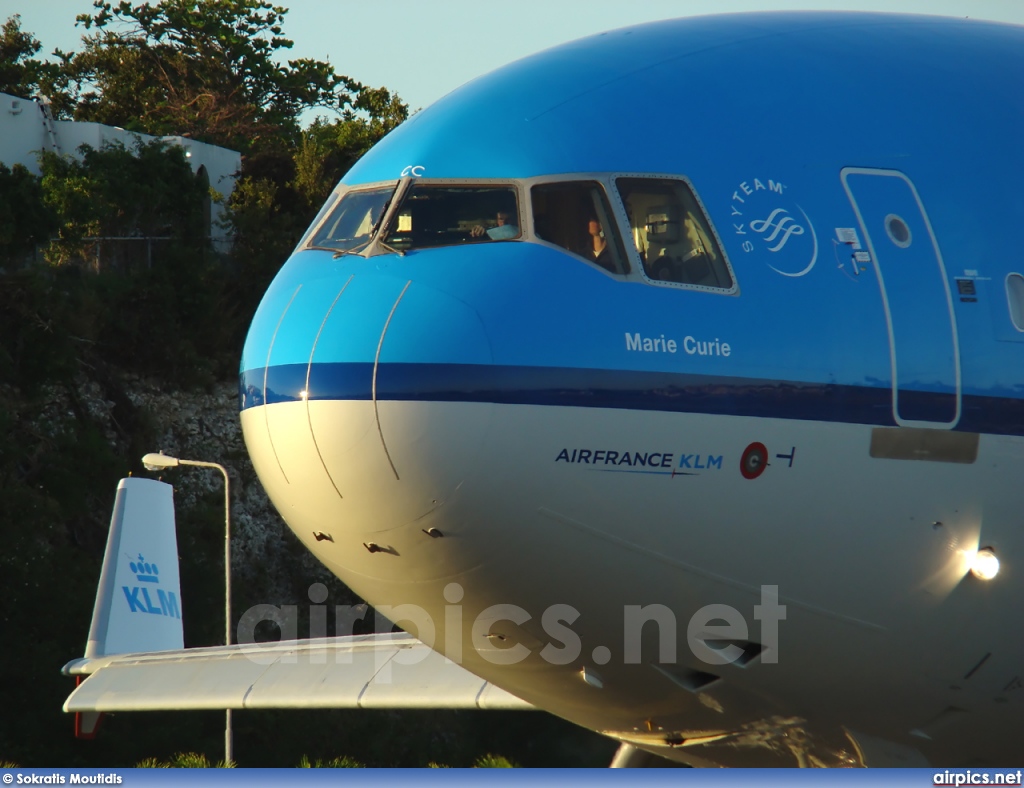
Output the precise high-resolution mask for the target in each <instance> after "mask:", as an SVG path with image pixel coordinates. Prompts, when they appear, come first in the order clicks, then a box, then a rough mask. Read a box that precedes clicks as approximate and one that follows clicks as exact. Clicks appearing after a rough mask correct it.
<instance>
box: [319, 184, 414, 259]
mask: <svg viewBox="0 0 1024 788" xmlns="http://www.w3.org/2000/svg"><path fill="white" fill-rule="evenodd" d="M394 192H395V186H394V185H390V186H386V187H384V188H380V189H368V190H366V191H352V192H348V194H346V195H345V196H344V197H342V198H341V202H339V203H338V205H337V206H336V207H335V208H334V210H333V211H331V213H330V215H329V216H328V217H327V221H326V222H324V223H323V225H321V226H320V227H319V228H317V230H316V232H315V234H314V235H313V237H312V239H311V240H310V242H309V245H310V246H313V247H316V248H319V249H331V250H333V251H338V252H347V251H354V250H357V249H358V248H359V247H362V246H365V245H366V244H368V243H369V242H370V239H371V236H372V234H373V229H374V227H376V225H377V223H378V222H379V221H380V219H381V216H383V215H384V212H385V211H386V210H387V206H388V201H389V200H390V199H391V195H392V194H394Z"/></svg>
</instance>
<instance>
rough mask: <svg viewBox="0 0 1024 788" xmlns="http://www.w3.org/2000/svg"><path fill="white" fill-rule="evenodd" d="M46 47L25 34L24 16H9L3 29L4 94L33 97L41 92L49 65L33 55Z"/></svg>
mask: <svg viewBox="0 0 1024 788" xmlns="http://www.w3.org/2000/svg"><path fill="white" fill-rule="evenodd" d="M40 49H42V44H40V43H39V41H38V40H36V38H35V37H34V36H33V35H32V34H31V33H25V32H22V29H21V16H20V15H18V14H15V15H14V16H11V17H8V18H7V21H6V22H4V24H3V27H0V93H10V94H11V95H13V96H25V97H29V96H32V95H33V94H35V93H36V91H37V90H38V89H39V80H40V79H41V78H42V76H43V73H44V71H45V69H46V64H45V63H43V62H41V61H39V60H36V59H35V58H33V57H32V56H33V55H35V54H38V52H39V50H40Z"/></svg>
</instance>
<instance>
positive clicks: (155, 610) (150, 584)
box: [121, 553, 181, 618]
mask: <svg viewBox="0 0 1024 788" xmlns="http://www.w3.org/2000/svg"><path fill="white" fill-rule="evenodd" d="M128 568H129V569H130V570H131V572H132V574H133V575H135V579H136V580H137V581H138V582H139V585H134V586H132V587H131V588H129V587H128V586H121V590H122V591H124V596H125V599H127V600H128V611H129V612H130V613H145V614H147V615H154V616H170V617H171V618H181V608H179V607H178V597H177V596H176V595H175V594H174V592H173V591H165V590H164V589H162V588H160V587H159V586H160V567H158V566H157V565H156V564H155V563H152V564H151V563H149V562H148V561H146V558H145V556H143V555H142V553H139V557H138V558H137V559H135V560H132V561H129V563H128ZM150 590H152V591H155V592H156V593H155V596H156V599H155V601H156V602H157V604H155V605H154V604H153V602H154V599H153V597H152V596H150V593H149V592H150Z"/></svg>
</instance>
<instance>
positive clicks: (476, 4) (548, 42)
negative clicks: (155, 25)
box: [0, 0, 1024, 110]
mask: <svg viewBox="0 0 1024 788" xmlns="http://www.w3.org/2000/svg"><path fill="white" fill-rule="evenodd" d="M132 2H133V3H137V2H139V0H132ZM275 4H277V5H283V6H285V7H286V8H288V9H289V11H288V14H287V16H286V17H285V22H284V35H285V36H286V37H288V38H290V39H292V40H293V41H294V42H295V46H294V47H293V48H292V49H291V50H290V51H289V53H288V55H287V57H289V58H296V57H310V58H315V59H318V60H327V61H329V62H330V63H331V64H332V65H334V67H335V69H336V70H337V71H338V72H339V73H341V74H345V75H347V76H349V77H352V78H353V79H356V80H358V81H359V82H362V83H364V84H366V85H370V86H372V87H387V88H390V89H391V90H393V91H396V92H397V93H398V94H399V95H400V96H401V98H402V100H403V101H405V102H406V103H407V104H408V105H409V107H410V109H413V110H416V109H421V108H423V107H426V106H429V105H430V104H432V103H433V102H434V101H436V100H437V99H439V98H441V97H442V96H443V95H445V94H446V93H448V92H449V91H451V90H453V89H455V88H457V87H458V86H459V85H461V84H463V83H465V82H468V81H469V80H471V79H473V78H474V77H477V76H480V75H481V74H485V73H487V72H489V71H492V70H494V69H495V68H498V67H499V66H502V65H504V64H506V63H510V62H512V61H513V60H517V59H519V58H521V57H524V56H526V55H529V54H532V53H534V52H539V51H540V50H542V49H547V48H549V47H551V46H555V45H557V44H561V43H564V42H566V41H572V40H573V39H577V38H582V37H583V36H587V35H590V34H592V33H599V32H601V31H604V30H612V29H615V28H618V27H625V26H628V25H632V24H637V23H641V22H650V21H655V20H658V19H672V18H676V17H682V16H698V15H704V14H711V13H734V12H742V11H767V10H786V9H797V10H812V9H817V10H861V11H890V12H891V11H897V12H904V13H918V14H924V13H927V14H939V15H944V16H959V17H968V16H969V17H972V18H976V19H992V20H996V21H1003V22H1011V23H1014V24H1019V25H1024V0H582V1H579V0H516V1H515V2H509V3H504V4H499V3H484V2H481V0H292V2H290V3H289V2H288V0H275ZM91 9H92V0H0V21H2V20H5V19H7V17H9V16H11V15H12V14H21V19H22V30H25V31H27V32H30V33H32V34H33V35H35V37H36V38H37V39H39V41H40V42H41V43H42V45H43V52H44V53H50V52H52V51H53V50H54V49H55V48H60V49H63V50H65V51H70V50H77V49H80V48H81V47H80V38H81V35H82V33H83V32H84V31H83V29H82V28H81V27H80V26H79V27H76V26H75V16H77V15H78V14H82V13H89V12H90V11H91Z"/></svg>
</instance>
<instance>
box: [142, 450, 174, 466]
mask: <svg viewBox="0 0 1024 788" xmlns="http://www.w3.org/2000/svg"><path fill="white" fill-rule="evenodd" d="M142 467H143V468H145V469H146V470H147V471H159V470H163V469H164V468H177V467H178V458H177V457H168V456H167V455H166V454H164V453H163V452H160V453H159V454H147V455H146V456H145V457H143V458H142Z"/></svg>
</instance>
